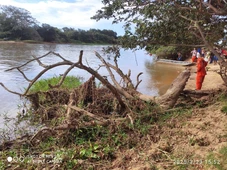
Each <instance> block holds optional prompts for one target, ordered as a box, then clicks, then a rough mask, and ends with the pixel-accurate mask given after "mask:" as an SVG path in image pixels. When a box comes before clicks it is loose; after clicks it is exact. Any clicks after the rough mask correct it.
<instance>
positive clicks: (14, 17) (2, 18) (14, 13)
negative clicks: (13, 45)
mask: <svg viewBox="0 0 227 170" xmlns="http://www.w3.org/2000/svg"><path fill="white" fill-rule="evenodd" d="M36 25H37V21H36V19H35V18H33V17H32V16H31V14H30V12H29V11H27V10H25V9H23V8H18V7H14V6H6V5H0V26H1V27H0V32H1V35H2V36H7V37H9V38H12V39H26V38H29V39H33V38H32V37H28V34H27V35H25V34H24V32H26V31H27V30H30V31H31V32H33V33H34V32H36V30H35V28H34V27H35V26H36ZM31 29H32V30H31ZM35 35H37V33H35ZM30 36H32V35H31V34H30ZM35 38H37V36H36V37H35Z"/></svg>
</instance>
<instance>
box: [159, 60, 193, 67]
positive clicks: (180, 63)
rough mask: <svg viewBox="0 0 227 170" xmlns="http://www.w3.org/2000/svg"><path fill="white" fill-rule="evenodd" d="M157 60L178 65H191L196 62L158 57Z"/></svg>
mask: <svg viewBox="0 0 227 170" xmlns="http://www.w3.org/2000/svg"><path fill="white" fill-rule="evenodd" d="M156 62H157V63H162V64H171V65H178V66H191V65H195V64H196V63H192V62H189V61H177V60H168V59H158V60H156Z"/></svg>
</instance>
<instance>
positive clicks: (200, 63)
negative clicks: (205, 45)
mask: <svg viewBox="0 0 227 170" xmlns="http://www.w3.org/2000/svg"><path fill="white" fill-rule="evenodd" d="M206 66H207V62H206V61H205V60H204V59H203V57H202V56H201V55H200V54H198V59H197V74H196V90H201V88H202V84H203V81H204V78H205V76H206Z"/></svg>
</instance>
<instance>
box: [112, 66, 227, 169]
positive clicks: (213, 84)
mask: <svg viewBox="0 0 227 170" xmlns="http://www.w3.org/2000/svg"><path fill="white" fill-rule="evenodd" d="M190 69H191V70H192V71H191V72H192V74H191V77H190V79H189V81H188V83H187V85H186V87H185V89H186V90H194V89H195V76H196V73H195V71H196V66H193V67H191V68H190ZM207 69H208V71H207V75H206V77H205V81H204V83H203V87H202V91H203V90H215V89H221V90H220V91H224V90H225V86H224V84H223V81H222V79H221V77H220V75H219V74H218V73H217V72H218V70H219V65H213V64H209V65H208V66H207ZM201 105H202V102H201V103H200V102H197V103H196V104H195V105H194V106H192V107H191V109H189V110H188V111H185V112H184V111H183V112H181V111H180V110H179V111H176V112H174V113H173V114H174V115H172V116H171V117H168V118H167V117H166V121H164V123H163V122H162V123H157V124H155V125H154V127H153V128H152V129H151V130H150V133H149V134H148V135H147V137H145V138H144V139H142V140H141V144H140V147H136V148H133V149H131V150H127V151H122V152H120V153H119V155H118V156H117V159H116V160H115V161H114V162H113V164H112V169H119V170H120V169H128V170H145V169H154V170H155V169H161V170H164V169H169V170H173V169H181V170H184V169H189V170H214V169H220V170H226V169H227V114H226V113H223V112H222V111H221V109H222V108H223V105H224V103H223V102H222V101H219V100H218V99H217V100H216V98H215V95H214V98H213V99H212V100H211V101H210V102H209V104H208V105H205V106H204V107H201ZM171 114H172V113H171Z"/></svg>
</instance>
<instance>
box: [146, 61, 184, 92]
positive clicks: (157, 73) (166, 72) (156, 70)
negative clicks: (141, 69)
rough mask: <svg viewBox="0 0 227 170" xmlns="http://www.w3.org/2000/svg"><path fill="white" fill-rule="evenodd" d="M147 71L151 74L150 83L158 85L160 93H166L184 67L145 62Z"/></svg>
mask: <svg viewBox="0 0 227 170" xmlns="http://www.w3.org/2000/svg"><path fill="white" fill-rule="evenodd" d="M145 66H146V68H147V72H148V74H149V75H151V83H150V85H152V86H155V87H158V89H159V95H162V94H164V93H165V92H166V91H167V89H168V88H169V86H170V85H171V83H172V82H173V80H174V79H175V78H176V77H177V76H178V75H179V74H180V73H181V72H182V71H183V70H184V67H181V66H176V65H167V64H161V63H156V64H153V63H152V64H151V63H149V62H145ZM150 88H152V87H150Z"/></svg>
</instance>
